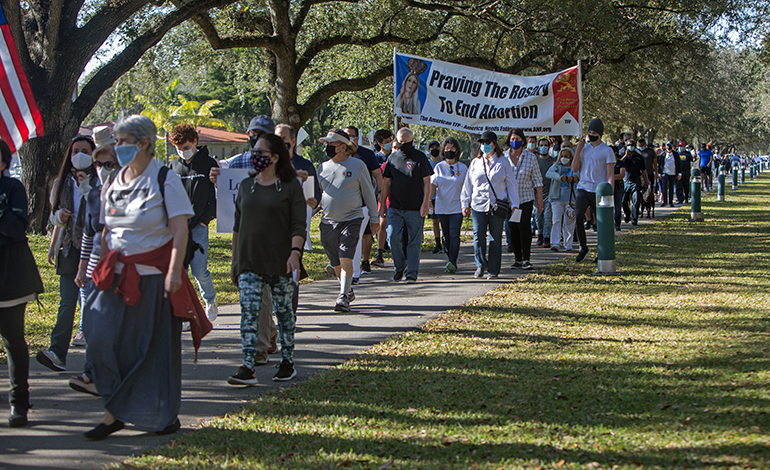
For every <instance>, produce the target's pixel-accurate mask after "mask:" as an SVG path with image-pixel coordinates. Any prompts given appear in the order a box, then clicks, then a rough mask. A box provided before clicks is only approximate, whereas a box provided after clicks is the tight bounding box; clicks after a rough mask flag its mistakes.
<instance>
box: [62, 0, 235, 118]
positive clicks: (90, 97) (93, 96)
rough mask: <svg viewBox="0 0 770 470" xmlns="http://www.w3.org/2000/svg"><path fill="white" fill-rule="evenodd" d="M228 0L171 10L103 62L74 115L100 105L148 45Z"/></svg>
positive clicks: (201, 1)
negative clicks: (116, 53)
mask: <svg viewBox="0 0 770 470" xmlns="http://www.w3.org/2000/svg"><path fill="white" fill-rule="evenodd" d="M224 3H228V2H226V1H224V0H194V1H190V2H187V3H186V4H184V5H183V7H184V8H179V9H177V10H175V11H173V12H171V13H169V14H167V15H166V16H165V17H164V18H163V19H162V20H161V21H160V22H158V23H157V24H156V25H155V26H153V27H151V28H149V29H148V30H147V31H145V32H144V33H143V34H142V35H141V36H139V37H138V38H136V39H134V40H133V41H132V42H131V44H129V45H128V46H127V47H126V48H125V49H124V50H123V51H122V52H121V53H120V54H118V55H116V56H115V57H113V58H112V60H110V61H109V62H108V63H107V64H106V65H105V66H103V67H102V68H101V69H100V70H99V71H98V72H97V73H96V74H95V75H94V76H93V77H91V79H90V80H89V81H88V83H86V85H85V86H84V87H83V89H82V91H81V93H80V95H79V96H78V98H77V100H75V102H74V103H73V110H72V114H71V119H72V120H75V121H77V122H81V121H82V120H83V119H85V118H86V116H87V115H88V113H89V112H91V109H93V107H94V106H95V105H96V102H97V101H98V100H99V97H100V96H101V95H102V94H103V93H104V92H105V91H106V90H107V89H108V88H109V87H111V86H112V85H113V83H115V81H116V80H117V79H118V78H120V77H121V76H122V75H123V74H124V73H126V72H128V71H129V70H130V69H131V67H133V66H134V65H136V62H137V61H138V60H139V59H140V58H141V57H142V55H143V54H144V53H145V52H146V51H147V49H149V48H151V47H153V46H154V45H155V44H157V43H158V41H160V40H161V39H162V38H163V36H164V35H165V34H166V33H167V32H168V31H169V30H170V29H171V28H173V27H175V26H177V25H179V24H180V23H182V22H184V21H186V20H188V19H190V18H191V17H193V16H195V15H198V14H200V12H202V11H206V10H209V9H211V8H214V7H216V6H220V5H221V4H224Z"/></svg>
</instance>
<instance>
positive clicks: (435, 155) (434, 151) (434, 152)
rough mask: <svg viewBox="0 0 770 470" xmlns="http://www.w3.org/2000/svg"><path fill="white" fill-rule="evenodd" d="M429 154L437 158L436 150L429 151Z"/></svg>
mask: <svg viewBox="0 0 770 470" xmlns="http://www.w3.org/2000/svg"><path fill="white" fill-rule="evenodd" d="M430 154H431V156H433V157H438V149H430Z"/></svg>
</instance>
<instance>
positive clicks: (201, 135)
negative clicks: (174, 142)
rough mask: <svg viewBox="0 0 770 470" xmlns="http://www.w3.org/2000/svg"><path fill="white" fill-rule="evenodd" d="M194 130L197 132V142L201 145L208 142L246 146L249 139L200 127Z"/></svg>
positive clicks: (219, 130) (242, 135) (232, 133)
mask: <svg viewBox="0 0 770 470" xmlns="http://www.w3.org/2000/svg"><path fill="white" fill-rule="evenodd" d="M195 130H196V131H197V132H198V142H200V143H201V144H203V143H208V142H236V143H239V144H246V143H248V142H249V138H248V137H246V134H237V133H235V132H228V131H225V130H222V129H212V128H210V127H202V126H198V127H196V128H195Z"/></svg>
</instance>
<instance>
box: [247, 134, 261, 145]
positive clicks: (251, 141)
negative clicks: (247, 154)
mask: <svg viewBox="0 0 770 470" xmlns="http://www.w3.org/2000/svg"><path fill="white" fill-rule="evenodd" d="M258 140H259V136H258V135H250V136H249V145H251V148H254V146H255V145H257V141H258Z"/></svg>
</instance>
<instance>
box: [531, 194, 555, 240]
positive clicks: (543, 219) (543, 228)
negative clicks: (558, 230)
mask: <svg viewBox="0 0 770 470" xmlns="http://www.w3.org/2000/svg"><path fill="white" fill-rule="evenodd" d="M533 213H534V214H535V217H536V219H537V237H538V238H546V239H548V241H549V242H550V241H551V227H552V226H553V211H552V210H551V199H550V198H549V197H548V196H545V195H543V212H538V211H537V210H535V211H533Z"/></svg>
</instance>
